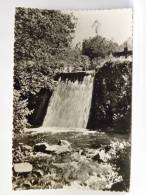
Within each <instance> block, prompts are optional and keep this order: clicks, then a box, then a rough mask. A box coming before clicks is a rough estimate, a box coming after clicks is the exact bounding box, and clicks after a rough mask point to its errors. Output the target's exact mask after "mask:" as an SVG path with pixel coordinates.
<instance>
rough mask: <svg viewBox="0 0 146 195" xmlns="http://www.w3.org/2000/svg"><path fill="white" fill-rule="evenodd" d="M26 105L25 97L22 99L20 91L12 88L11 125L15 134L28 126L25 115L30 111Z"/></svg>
mask: <svg viewBox="0 0 146 195" xmlns="http://www.w3.org/2000/svg"><path fill="white" fill-rule="evenodd" d="M27 105H28V102H27V99H26V100H23V99H22V98H21V94H20V91H17V90H14V99H13V114H14V116H13V125H14V133H15V134H17V133H21V132H23V130H24V128H25V127H28V126H29V124H28V121H27V116H28V115H30V114H31V113H32V111H29V109H28V108H27Z"/></svg>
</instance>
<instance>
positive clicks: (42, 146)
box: [33, 143, 48, 152]
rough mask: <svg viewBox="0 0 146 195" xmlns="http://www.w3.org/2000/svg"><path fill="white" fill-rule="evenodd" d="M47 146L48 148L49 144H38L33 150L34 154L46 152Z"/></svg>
mask: <svg viewBox="0 0 146 195" xmlns="http://www.w3.org/2000/svg"><path fill="white" fill-rule="evenodd" d="M47 146H48V144H47V143H38V144H35V146H34V148H33V150H34V152H45V150H46V148H47Z"/></svg>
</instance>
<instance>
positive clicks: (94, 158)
mask: <svg viewBox="0 0 146 195" xmlns="http://www.w3.org/2000/svg"><path fill="white" fill-rule="evenodd" d="M92 160H94V161H97V162H98V163H102V162H103V160H102V159H101V158H100V155H99V154H96V155H95V156H93V157H92Z"/></svg>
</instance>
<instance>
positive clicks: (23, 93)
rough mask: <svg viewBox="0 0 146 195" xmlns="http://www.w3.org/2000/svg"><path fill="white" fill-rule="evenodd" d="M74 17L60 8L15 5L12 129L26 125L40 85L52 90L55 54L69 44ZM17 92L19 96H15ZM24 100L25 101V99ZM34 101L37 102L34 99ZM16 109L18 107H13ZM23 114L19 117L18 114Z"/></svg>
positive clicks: (56, 68)
mask: <svg viewBox="0 0 146 195" xmlns="http://www.w3.org/2000/svg"><path fill="white" fill-rule="evenodd" d="M74 28H75V18H74V17H73V16H72V15H69V14H63V13H61V12H60V11H53V10H40V9H31V8H16V14H15V45H14V46H15V47H14V89H15V90H14V114H15V118H14V129H15V131H18V129H19V130H20V128H22V129H23V128H24V127H25V126H26V125H27V122H26V121H27V119H26V118H25V117H27V116H28V110H27V109H28V108H31V109H34V108H35V107H36V105H35V103H34V102H35V100H34V99H35V95H37V94H38V93H39V92H40V91H41V89H47V90H48V91H50V93H51V92H52V90H53V88H54V81H53V76H54V74H55V72H56V71H58V70H59V69H60V67H59V66H60V64H59V63H58V62H59V59H58V58H57V56H58V54H59V53H60V51H61V52H64V50H65V49H66V48H69V47H70V43H71V40H72V38H73V33H74ZM18 93H19V97H18ZM27 102H28V103H27ZM37 103H38V102H37ZM17 109H19V111H18V110H17ZM20 110H21V111H20ZM20 112H22V113H23V112H24V113H23V117H20V115H22V113H20Z"/></svg>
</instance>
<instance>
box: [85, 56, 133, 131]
mask: <svg viewBox="0 0 146 195" xmlns="http://www.w3.org/2000/svg"><path fill="white" fill-rule="evenodd" d="M131 88H132V62H131V61H128V60H125V61H120V60H119V61H118V60H117V61H108V62H106V63H105V65H104V66H103V67H102V68H100V69H99V71H98V73H97V74H96V77H95V87H94V92H95V93H94V94H95V95H94V97H93V98H94V100H93V106H92V113H94V114H93V115H92V116H91V121H90V124H89V126H90V125H91V126H93V128H97V127H99V126H100V125H101V127H114V125H118V126H119V128H121V130H122V128H123V130H124V129H125V128H128V129H129V128H130V121H131V120H130V119H131ZM124 125H125V126H124Z"/></svg>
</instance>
